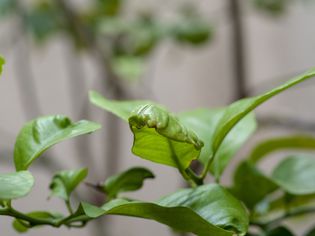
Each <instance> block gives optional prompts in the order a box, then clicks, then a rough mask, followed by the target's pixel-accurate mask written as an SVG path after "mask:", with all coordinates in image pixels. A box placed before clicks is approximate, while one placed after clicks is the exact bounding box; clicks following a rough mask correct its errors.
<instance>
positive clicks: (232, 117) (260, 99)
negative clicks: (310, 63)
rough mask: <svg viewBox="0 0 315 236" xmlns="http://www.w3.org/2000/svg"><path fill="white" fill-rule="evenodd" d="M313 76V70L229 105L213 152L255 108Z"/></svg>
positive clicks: (217, 129)
mask: <svg viewBox="0 0 315 236" xmlns="http://www.w3.org/2000/svg"><path fill="white" fill-rule="evenodd" d="M314 76H315V69H312V70H310V71H308V72H306V73H304V74H302V75H300V76H297V77H295V78H294V79H292V80H290V81H288V82H287V83H285V84H283V85H281V86H279V87H277V88H275V89H273V90H271V91H269V92H266V93H264V94H262V95H259V96H256V97H251V98H246V99H242V100H239V101H237V102H235V103H233V104H231V105H230V106H229V107H228V108H227V109H226V111H225V113H224V115H223V117H222V118H221V119H220V121H219V124H218V126H217V128H216V131H215V134H214V141H213V144H212V148H213V152H214V154H216V152H217V151H218V150H219V147H220V146H221V144H222V142H223V141H224V139H225V137H226V136H227V134H228V133H229V132H230V131H231V130H232V129H233V127H234V126H235V125H236V124H237V123H238V122H239V121H240V120H242V119H243V118H244V117H245V116H246V115H247V114H248V113H250V112H251V111H253V110H254V109H255V108H256V107H258V106H259V105H261V104H262V103H264V102H266V101H267V100H269V99H270V98H272V97H273V96H275V95H277V94H279V93H281V92H283V91H285V90H287V89H288V88H290V87H292V86H294V85H296V84H298V83H301V82H303V81H305V80H307V79H310V78H312V77H314Z"/></svg>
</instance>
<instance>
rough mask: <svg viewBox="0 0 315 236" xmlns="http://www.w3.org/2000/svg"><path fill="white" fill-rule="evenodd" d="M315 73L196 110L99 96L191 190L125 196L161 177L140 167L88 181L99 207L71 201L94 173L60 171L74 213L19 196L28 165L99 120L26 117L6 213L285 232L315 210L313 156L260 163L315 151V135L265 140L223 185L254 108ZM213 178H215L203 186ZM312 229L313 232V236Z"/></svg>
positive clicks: (0, 177) (65, 220) (230, 231)
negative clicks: (98, 194) (269, 168)
mask: <svg viewBox="0 0 315 236" xmlns="http://www.w3.org/2000/svg"><path fill="white" fill-rule="evenodd" d="M314 75H315V71H314V70H311V71H309V72H307V73H305V74H303V75H301V76H298V77H296V78H295V79H293V80H290V81H289V82H287V83H285V84H284V85H282V86H280V87H278V88H276V89H273V90H271V91H269V92H267V93H265V94H263V95H259V96H256V97H253V98H247V99H243V100H240V101H238V102H236V103H233V104H232V105H230V106H228V107H226V108H219V109H207V108H203V109H198V110H193V111H187V112H182V113H179V114H173V113H171V112H169V111H167V109H165V108H164V107H162V106H161V105H158V104H156V103H154V102H151V101H140V100H138V101H112V100H108V99H106V98H104V97H102V96H101V95H100V94H98V93H96V92H91V93H90V100H91V102H92V103H93V104H95V105H96V106H99V107H101V108H103V109H105V110H107V111H109V112H111V113H113V114H115V115H116V116H118V117H119V118H121V119H122V120H124V121H125V122H128V124H129V126H130V130H131V132H132V133H133V135H134V142H133V146H132V151H133V153H135V154H136V155H138V156H140V157H142V158H144V159H148V160H150V161H152V162H156V163H161V164H164V165H168V166H172V167H175V168H177V169H178V171H179V172H180V174H181V175H182V177H183V178H184V179H185V180H186V181H187V182H188V183H189V184H190V187H189V188H186V189H182V190H178V191H175V192H174V193H172V194H170V195H168V196H166V197H164V198H162V199H161V200H158V201H155V202H146V201H141V200H129V198H128V197H127V198H122V196H120V195H121V193H124V195H125V194H127V192H130V191H136V190H139V189H141V188H142V186H143V183H144V181H145V180H146V179H151V178H154V175H153V174H152V172H151V171H150V170H148V169H145V168H141V167H135V168H131V169H128V170H126V171H124V172H122V173H119V174H116V175H114V176H111V177H109V178H108V179H106V180H105V181H103V182H102V183H99V184H90V183H88V185H90V186H93V187H95V188H97V189H98V190H100V191H102V192H103V193H105V195H106V197H105V198H104V202H103V203H102V204H101V207H98V206H95V205H93V204H91V203H85V202H80V200H79V202H80V204H79V207H78V209H77V210H76V211H74V210H73V208H72V206H71V199H72V197H71V196H72V193H73V191H75V189H76V188H77V187H78V186H79V184H80V183H82V181H83V180H84V179H85V178H86V176H87V172H88V171H87V169H86V168H82V169H77V170H67V171H60V172H58V173H56V174H55V175H54V176H53V179H52V182H51V184H50V189H51V194H52V195H54V196H57V197H59V198H61V199H62V200H64V202H65V204H66V207H67V209H68V214H67V215H66V216H63V215H61V214H59V213H52V212H46V211H34V212H31V213H23V212H20V211H18V210H16V209H15V208H14V207H13V206H12V201H13V200H14V199H16V198H21V197H23V196H25V195H27V194H28V193H29V192H30V190H31V188H32V186H33V184H34V179H33V177H32V175H31V174H30V172H28V171H27V169H28V168H29V166H30V165H31V164H32V162H33V161H34V160H35V159H37V158H38V157H39V156H40V155H41V154H43V153H44V152H45V151H46V150H47V149H48V148H50V147H51V146H53V145H55V144H57V143H59V142H61V141H63V140H66V139H70V138H72V137H76V136H78V135H82V134H88V133H91V132H94V131H96V130H98V129H99V128H100V125H98V124H96V123H93V122H90V121H79V122H76V123H73V122H72V121H71V120H70V119H69V118H67V117H64V116H48V117H40V118H37V119H35V120H33V121H30V122H28V123H27V124H26V125H25V126H24V127H23V128H22V130H21V131H20V133H19V135H18V137H17V140H16V144H15V152H14V163H15V166H16V170H17V172H15V173H10V174H0V186H1V188H0V215H5V216H11V217H13V218H15V220H14V222H13V227H14V228H15V229H16V230H17V231H18V232H26V231H27V230H28V229H29V228H33V227H37V226H43V225H50V226H53V227H61V226H67V227H83V226H84V225H85V224H86V223H88V222H89V221H91V220H93V219H95V218H98V217H101V216H103V215H125V216H133V217H139V218H144V219H151V220H154V221H157V222H160V223H162V224H165V225H168V226H169V227H171V228H173V229H175V230H177V231H181V232H191V233H193V234H195V235H199V236H212V235H222V236H225V235H226V236H229V235H230V236H232V235H253V234H251V233H247V231H248V229H249V226H251V225H253V226H256V227H258V228H259V229H260V231H261V232H260V234H259V235H269V236H272V235H283V236H284V235H288V236H291V235H293V233H291V232H290V231H289V230H288V229H286V228H284V227H283V226H282V225H283V220H285V219H287V218H289V217H294V216H298V215H303V214H306V213H312V212H314V211H315V210H314V207H313V206H314V203H315V185H314V181H312V180H313V179H314V178H315V176H314V173H315V159H312V158H311V157H310V156H305V155H304V156H303V155H300V154H294V155H293V156H292V155H291V156H289V157H287V158H285V159H283V160H282V161H280V163H278V164H277V165H276V167H275V168H274V170H273V172H272V174H267V173H264V172H263V171H262V170H260V168H259V165H258V164H259V161H261V160H262V159H264V158H267V157H269V156H270V155H269V154H271V153H273V152H276V151H283V150H308V151H310V150H315V138H314V137H313V136H310V135H292V136H285V137H277V138H272V139H270V140H265V141H263V142H261V143H259V144H258V145H257V146H256V147H254V149H253V150H252V151H251V152H250V154H249V155H248V157H247V158H246V159H245V160H243V161H241V162H240V164H239V165H238V166H237V168H236V170H235V171H234V175H233V176H234V177H233V184H232V186H230V187H226V186H224V185H223V184H220V183H219V180H220V176H221V174H222V173H223V171H224V169H225V168H226V167H227V165H228V163H229V162H230V160H231V159H232V158H233V157H234V156H235V154H236V152H237V151H238V150H239V149H240V148H241V146H242V145H243V144H244V143H245V142H246V140H247V139H248V138H249V137H250V135H251V134H252V133H253V132H254V130H255V128H256V120H255V116H254V114H253V112H252V111H253V110H254V109H255V108H256V107H258V106H259V105H261V104H262V103H264V102H265V101H267V100H268V99H270V98H271V97H273V96H275V95H276V94H278V93H280V92H282V91H285V90H286V89H288V88H290V87H292V86H293V85H296V84H298V83H300V82H302V81H304V80H307V79H308V78H311V77H313V76H314ZM193 160H197V161H199V162H200V163H201V164H202V165H203V170H202V171H201V173H200V174H199V173H195V171H194V169H193V168H192V167H191V163H192V161H193ZM208 174H212V175H213V176H214V177H215V179H216V180H217V182H218V183H216V184H204V183H203V182H204V180H205V178H206V177H207V175H208ZM312 234H313V233H312V232H310V233H309V234H307V236H310V235H312Z"/></svg>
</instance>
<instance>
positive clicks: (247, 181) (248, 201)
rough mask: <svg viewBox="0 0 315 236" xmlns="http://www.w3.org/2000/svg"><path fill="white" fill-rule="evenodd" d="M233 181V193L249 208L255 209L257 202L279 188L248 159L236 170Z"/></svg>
mask: <svg viewBox="0 0 315 236" xmlns="http://www.w3.org/2000/svg"><path fill="white" fill-rule="evenodd" d="M244 173H246V174H244ZM233 181H234V183H233V188H232V189H231V191H232V193H233V194H234V195H235V196H236V197H237V198H238V199H240V200H242V201H243V202H244V203H245V205H246V206H247V207H248V208H249V209H253V208H254V206H255V205H256V204H257V203H259V202H260V201H262V200H263V199H264V198H265V197H266V196H267V195H268V194H270V193H272V192H274V191H275V190H276V189H277V188H278V186H277V185H276V184H275V183H274V182H273V181H272V180H270V179H269V178H268V177H266V176H265V175H264V174H263V173H261V171H260V170H258V169H257V168H256V167H255V166H254V165H252V164H251V163H249V162H247V161H243V162H241V163H240V164H239V166H238V167H237V169H236V171H235V172H234V179H233ZM257 186H259V188H257Z"/></svg>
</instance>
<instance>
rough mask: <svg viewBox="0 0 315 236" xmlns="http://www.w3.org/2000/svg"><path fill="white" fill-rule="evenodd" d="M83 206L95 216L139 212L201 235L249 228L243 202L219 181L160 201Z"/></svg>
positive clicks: (240, 230) (186, 190)
mask: <svg viewBox="0 0 315 236" xmlns="http://www.w3.org/2000/svg"><path fill="white" fill-rule="evenodd" d="M82 207H83V209H84V211H85V214H86V215H87V216H89V217H91V218H95V217H99V216H101V215H105V214H112V215H127V216H135V217H140V218H145V219H151V220H155V221H157V222H160V223H162V224H165V225H168V226H170V227H171V228H173V229H176V230H179V231H183V232H192V233H194V234H196V235H199V236H212V235H216V236H225V235H226V236H229V235H230V236H232V235H234V234H235V233H237V234H240V235H243V234H245V233H246V232H247V229H248V216H247V212H246V210H245V208H244V207H243V205H242V204H241V203H240V202H239V201H238V200H237V199H235V198H234V197H233V196H232V195H231V194H229V192H228V191H227V190H225V189H224V188H223V187H221V186H219V185H216V184H211V185H204V186H200V187H197V188H194V189H184V190H181V191H179V192H176V193H174V194H172V195H170V196H168V197H165V198H163V199H161V200H160V201H158V202H156V203H145V202H128V201H126V200H121V199H117V200H114V201H111V202H109V203H107V204H105V205H104V206H103V207H102V208H98V207H95V206H92V205H89V204H86V203H83V204H82Z"/></svg>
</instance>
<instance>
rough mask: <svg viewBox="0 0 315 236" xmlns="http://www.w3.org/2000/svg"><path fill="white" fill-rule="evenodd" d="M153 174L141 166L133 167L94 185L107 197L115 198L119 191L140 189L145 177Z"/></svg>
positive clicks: (149, 177) (150, 176) (151, 176)
mask: <svg viewBox="0 0 315 236" xmlns="http://www.w3.org/2000/svg"><path fill="white" fill-rule="evenodd" d="M154 177H155V176H154V174H153V173H152V172H151V171H150V170H148V169H146V168H142V167H134V168H130V169H129V170H126V171H124V172H122V173H119V174H117V175H114V176H111V177H109V178H108V179H107V180H106V181H105V182H104V183H100V184H98V185H97V186H96V188H97V189H99V190H101V191H102V192H104V193H105V194H106V195H107V197H108V198H109V199H113V198H117V196H118V194H119V193H123V192H130V191H136V190H138V189H141V188H142V186H143V183H144V181H145V180H146V179H152V178H154Z"/></svg>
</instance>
